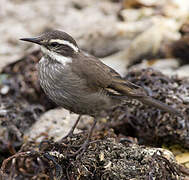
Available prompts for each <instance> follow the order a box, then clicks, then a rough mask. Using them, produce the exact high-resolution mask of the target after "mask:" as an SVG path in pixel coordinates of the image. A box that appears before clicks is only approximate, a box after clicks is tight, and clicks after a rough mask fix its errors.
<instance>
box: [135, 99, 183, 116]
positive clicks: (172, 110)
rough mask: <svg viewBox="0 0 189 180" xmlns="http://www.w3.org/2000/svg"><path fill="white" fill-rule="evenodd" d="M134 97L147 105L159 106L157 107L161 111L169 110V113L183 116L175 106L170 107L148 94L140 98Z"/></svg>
mask: <svg viewBox="0 0 189 180" xmlns="http://www.w3.org/2000/svg"><path fill="white" fill-rule="evenodd" d="M136 99H138V100H139V101H141V102H142V103H144V104H147V105H149V106H153V107H156V108H159V109H161V110H163V111H166V112H169V113H171V114H173V115H177V116H180V117H183V116H182V115H181V113H180V112H179V111H177V110H176V109H175V108H172V107H171V106H169V105H167V104H165V103H162V102H161V101H158V100H156V99H153V98H151V97H150V96H143V97H142V98H136Z"/></svg>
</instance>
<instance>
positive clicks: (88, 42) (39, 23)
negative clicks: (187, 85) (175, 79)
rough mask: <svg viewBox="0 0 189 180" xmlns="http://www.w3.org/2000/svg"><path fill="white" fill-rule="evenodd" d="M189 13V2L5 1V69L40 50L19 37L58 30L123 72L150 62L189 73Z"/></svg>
mask: <svg viewBox="0 0 189 180" xmlns="http://www.w3.org/2000/svg"><path fill="white" fill-rule="evenodd" d="M188 17H189V1H188V0H158V1H156V0H93V1H91V0H82V1H78V0H63V1H62V0H56V1H55V0H48V1H46V0H36V1H33V0H1V1H0V41H1V46H0V67H1V68H2V67H3V66H4V65H6V64H7V63H9V62H13V61H16V60H18V59H20V58H21V57H23V56H24V55H26V54H27V53H28V52H31V51H32V50H33V49H36V48H38V47H37V46H33V45H32V44H30V43H23V42H20V41H19V38H22V37H33V36H37V35H39V34H41V33H42V32H45V31H48V30H50V29H59V30H63V31H66V32H67V33H69V34H71V35H72V36H73V37H74V38H75V39H76V40H77V42H78V44H79V46H80V47H81V48H82V49H84V50H86V51H88V52H89V53H91V54H93V55H95V56H98V57H100V58H102V60H103V61H104V62H105V63H107V64H108V65H111V66H112V67H113V68H115V69H116V70H117V71H118V72H119V73H121V74H122V75H124V74H125V73H126V72H127V70H128V67H133V66H134V67H133V68H138V69H140V68H145V67H149V66H150V67H155V68H156V69H159V70H160V71H162V72H164V73H166V74H169V75H170V74H179V75H180V76H189V69H188V65H187V64H188V56H189V53H188V52H189V51H188V48H189V44H188V39H189V38H188V36H187V35H188V32H189V21H188ZM104 57H106V58H104Z"/></svg>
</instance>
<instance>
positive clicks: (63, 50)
mask: <svg viewBox="0 0 189 180" xmlns="http://www.w3.org/2000/svg"><path fill="white" fill-rule="evenodd" d="M20 40H22V41H28V42H32V43H35V44H38V45H40V46H41V50H42V52H43V53H44V55H47V56H49V57H51V58H52V59H55V60H57V59H60V58H61V57H65V58H72V57H73V56H74V55H75V54H76V53H78V52H79V48H78V46H77V43H76V41H75V40H74V39H73V38H72V37H71V36H70V35H69V34H67V33H65V32H63V31H58V30H54V31H50V32H46V33H44V34H42V35H40V36H39V37H35V38H22V39H20Z"/></svg>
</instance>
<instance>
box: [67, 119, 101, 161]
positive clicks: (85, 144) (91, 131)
mask: <svg viewBox="0 0 189 180" xmlns="http://www.w3.org/2000/svg"><path fill="white" fill-rule="evenodd" d="M96 123H97V118H95V119H94V122H93V125H92V127H91V129H90V131H89V134H88V136H87V139H86V140H85V142H84V143H83V144H82V146H81V147H80V148H79V149H78V150H77V151H76V152H75V153H73V154H70V155H68V156H71V157H73V156H77V155H79V157H80V156H81V155H82V154H83V153H84V152H85V151H86V150H87V148H88V146H89V143H90V139H91V136H92V134H93V130H94V128H95V126H96Z"/></svg>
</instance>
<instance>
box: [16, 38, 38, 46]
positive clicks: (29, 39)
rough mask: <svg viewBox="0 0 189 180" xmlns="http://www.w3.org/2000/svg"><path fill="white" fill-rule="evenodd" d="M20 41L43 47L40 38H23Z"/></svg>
mask: <svg viewBox="0 0 189 180" xmlns="http://www.w3.org/2000/svg"><path fill="white" fill-rule="evenodd" d="M20 40H21V41H27V42H32V43H35V44H39V45H41V40H40V39H39V38H21V39H20Z"/></svg>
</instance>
